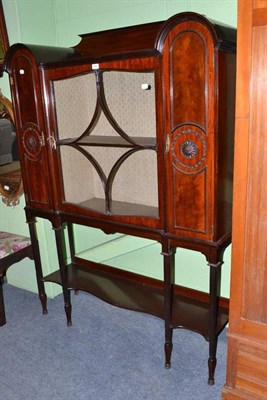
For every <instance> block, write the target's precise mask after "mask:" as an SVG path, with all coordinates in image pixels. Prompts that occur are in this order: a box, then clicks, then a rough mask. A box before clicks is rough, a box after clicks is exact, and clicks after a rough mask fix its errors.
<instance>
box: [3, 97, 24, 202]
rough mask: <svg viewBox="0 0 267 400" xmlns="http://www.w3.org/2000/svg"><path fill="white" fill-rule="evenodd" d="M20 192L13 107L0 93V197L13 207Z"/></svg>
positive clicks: (21, 189) (20, 181)
mask: <svg viewBox="0 0 267 400" xmlns="http://www.w3.org/2000/svg"><path fill="white" fill-rule="evenodd" d="M22 192H23V186H22V179H21V170H20V162H19V157H18V147H17V137H16V131H15V126H14V113H13V107H12V103H11V102H10V100H8V99H7V98H6V97H4V96H3V95H2V93H1V92H0V195H1V196H2V200H3V202H4V203H5V204H6V205H8V206H15V205H17V204H18V203H19V198H20V196H21V194H22Z"/></svg>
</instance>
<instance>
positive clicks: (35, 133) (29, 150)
mask: <svg viewBox="0 0 267 400" xmlns="http://www.w3.org/2000/svg"><path fill="white" fill-rule="evenodd" d="M22 143H23V148H24V154H25V156H26V157H27V158H29V159H30V160H38V159H40V153H41V149H42V145H41V135H40V133H39V130H38V127H37V126H35V125H34V124H27V126H26V127H25V128H24V130H23V135H22Z"/></svg>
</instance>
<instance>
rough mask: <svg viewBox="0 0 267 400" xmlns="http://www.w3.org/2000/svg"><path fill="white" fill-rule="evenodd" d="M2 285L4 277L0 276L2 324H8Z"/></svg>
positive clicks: (0, 313)
mask: <svg viewBox="0 0 267 400" xmlns="http://www.w3.org/2000/svg"><path fill="white" fill-rule="evenodd" d="M2 285H3V280H2V278H0V326H3V325H5V324H6V314H5V304H4V296H3V288H2Z"/></svg>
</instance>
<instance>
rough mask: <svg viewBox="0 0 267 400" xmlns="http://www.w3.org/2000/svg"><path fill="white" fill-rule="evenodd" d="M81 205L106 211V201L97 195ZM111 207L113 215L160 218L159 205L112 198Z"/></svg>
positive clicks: (102, 212)
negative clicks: (147, 204) (154, 205)
mask: <svg viewBox="0 0 267 400" xmlns="http://www.w3.org/2000/svg"><path fill="white" fill-rule="evenodd" d="M79 207H82V208H87V209H91V210H94V211H96V212H99V213H101V214H105V213H106V211H105V210H106V201H105V200H104V199H99V198H96V197H94V198H92V199H90V200H86V201H83V202H82V203H79ZM110 208H111V214H112V215H120V216H122V215H134V216H146V217H150V218H156V219H158V218H159V211H158V208H157V207H152V206H145V205H142V204H134V203H129V202H126V201H115V200H112V202H111V207H110Z"/></svg>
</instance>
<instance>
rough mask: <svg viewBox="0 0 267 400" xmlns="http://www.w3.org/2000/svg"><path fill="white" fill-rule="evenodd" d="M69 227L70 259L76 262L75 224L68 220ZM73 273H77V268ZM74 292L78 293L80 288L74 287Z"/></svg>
mask: <svg viewBox="0 0 267 400" xmlns="http://www.w3.org/2000/svg"><path fill="white" fill-rule="evenodd" d="M67 227H68V237H69V246H70V259H71V262H72V263H73V262H74V257H75V243H74V234H73V225H72V223H70V222H68V223H67ZM73 275H74V276H75V275H76V269H75V270H74V271H73ZM75 283H76V279H74V282H73V285H74V286H75ZM74 294H75V295H78V294H79V289H74Z"/></svg>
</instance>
